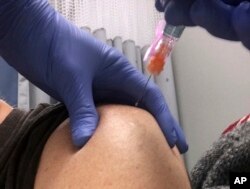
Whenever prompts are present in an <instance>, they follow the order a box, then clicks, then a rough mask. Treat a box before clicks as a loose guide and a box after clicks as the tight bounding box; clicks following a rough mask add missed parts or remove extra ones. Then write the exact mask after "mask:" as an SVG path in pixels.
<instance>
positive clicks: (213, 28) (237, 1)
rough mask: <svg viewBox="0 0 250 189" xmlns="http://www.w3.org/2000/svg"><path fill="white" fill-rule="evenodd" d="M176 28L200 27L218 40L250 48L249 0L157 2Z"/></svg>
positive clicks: (172, 0) (166, 0)
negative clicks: (240, 43)
mask: <svg viewBox="0 0 250 189" xmlns="http://www.w3.org/2000/svg"><path fill="white" fill-rule="evenodd" d="M156 8H157V10H159V11H161V12H163V11H165V18H166V20H167V22H168V23H170V24H173V25H186V26H194V25H198V26H201V27H203V28H205V29H206V30H207V31H208V32H210V33H211V34H212V35H214V36H216V37H220V38H223V39H228V40H233V41H241V42H242V43H243V44H244V45H245V46H246V47H247V48H248V49H250V35H249V33H250V24H249V23H250V2H249V0H247V1H246V0H156Z"/></svg>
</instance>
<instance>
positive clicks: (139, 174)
mask: <svg viewBox="0 0 250 189" xmlns="http://www.w3.org/2000/svg"><path fill="white" fill-rule="evenodd" d="M98 111H99V113H100V122H99V126H98V128H97V130H96V132H95V134H94V135H93V137H92V138H91V139H90V140H89V142H88V143H87V144H86V145H85V146H84V147H83V148H82V149H80V150H77V149H75V148H74V146H73V145H72V142H71V141H72V140H71V139H70V132H69V127H68V125H69V122H68V120H66V121H65V122H63V123H62V124H61V125H60V127H58V128H57V130H56V131H55V132H54V133H53V134H52V136H51V137H50V138H49V140H48V141H47V144H46V146H45V148H44V151H43V154H42V157H41V161H40V165H39V169H38V173H37V176H36V182H35V189H47V188H53V189H66V188H67V189H68V188H70V189H75V188H77V189H78V188H86V189H99V188H100V189H107V188H108V189H171V188H173V189H178V188H180V189H187V188H190V185H189V180H188V177H187V174H186V171H185V168H184V165H183V163H182V160H181V157H180V155H179V153H178V151H177V150H176V149H173V150H172V149H170V148H169V146H168V144H167V142H166V140H165V138H164V136H163V134H162V133H161V131H160V129H159V126H158V125H157V123H156V121H155V120H154V118H153V117H152V116H151V115H150V114H149V113H147V112H146V111H144V110H141V109H138V108H133V107H129V106H121V105H105V106H102V107H99V108H98Z"/></svg>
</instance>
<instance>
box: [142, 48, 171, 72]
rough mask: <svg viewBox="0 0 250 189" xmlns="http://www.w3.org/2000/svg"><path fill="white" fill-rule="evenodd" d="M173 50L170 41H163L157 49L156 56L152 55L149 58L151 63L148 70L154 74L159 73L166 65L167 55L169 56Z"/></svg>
mask: <svg viewBox="0 0 250 189" xmlns="http://www.w3.org/2000/svg"><path fill="white" fill-rule="evenodd" d="M171 50H172V47H171V46H168V43H167V44H166V43H161V44H160V46H159V49H158V50H157V51H156V53H155V54H154V56H152V57H151V58H150V60H149V64H148V66H147V68H148V71H149V72H150V73H151V74H153V75H159V74H160V73H161V72H162V70H163V67H164V64H165V60H166V57H168V56H169V54H170V52H171Z"/></svg>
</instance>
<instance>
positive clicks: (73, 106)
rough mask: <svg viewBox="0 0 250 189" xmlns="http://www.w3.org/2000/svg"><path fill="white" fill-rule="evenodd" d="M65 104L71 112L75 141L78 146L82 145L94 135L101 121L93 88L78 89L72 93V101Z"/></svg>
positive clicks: (72, 133)
mask: <svg viewBox="0 0 250 189" xmlns="http://www.w3.org/2000/svg"><path fill="white" fill-rule="evenodd" d="M65 104H66V106H67V109H68V112H69V118H70V128H71V135H72V140H73V143H74V145H75V146H76V147H82V146H83V145H85V144H86V143H87V142H88V140H89V139H90V137H91V136H92V135H93V133H94V131H95V129H96V127H97V124H98V121H99V116H98V113H97V111H96V108H95V104H94V100H93V95H92V89H91V88H89V89H86V88H84V92H80V91H77V94H76V95H75V96H74V95H72V96H71V99H70V101H68V102H66V103H65Z"/></svg>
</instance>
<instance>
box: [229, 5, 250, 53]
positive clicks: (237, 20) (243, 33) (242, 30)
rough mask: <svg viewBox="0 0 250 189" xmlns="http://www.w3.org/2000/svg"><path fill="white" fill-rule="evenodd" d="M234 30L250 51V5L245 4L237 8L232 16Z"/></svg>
mask: <svg viewBox="0 0 250 189" xmlns="http://www.w3.org/2000/svg"><path fill="white" fill-rule="evenodd" d="M232 23H233V26H234V29H235V31H236V33H237V35H238V37H239V40H240V41H241V42H242V43H243V44H244V45H245V46H246V47H247V48H248V49H250V37H249V34H250V24H249V23H250V3H249V2H243V3H241V4H240V5H239V6H237V7H236V8H235V11H234V14H233V16H232Z"/></svg>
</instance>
